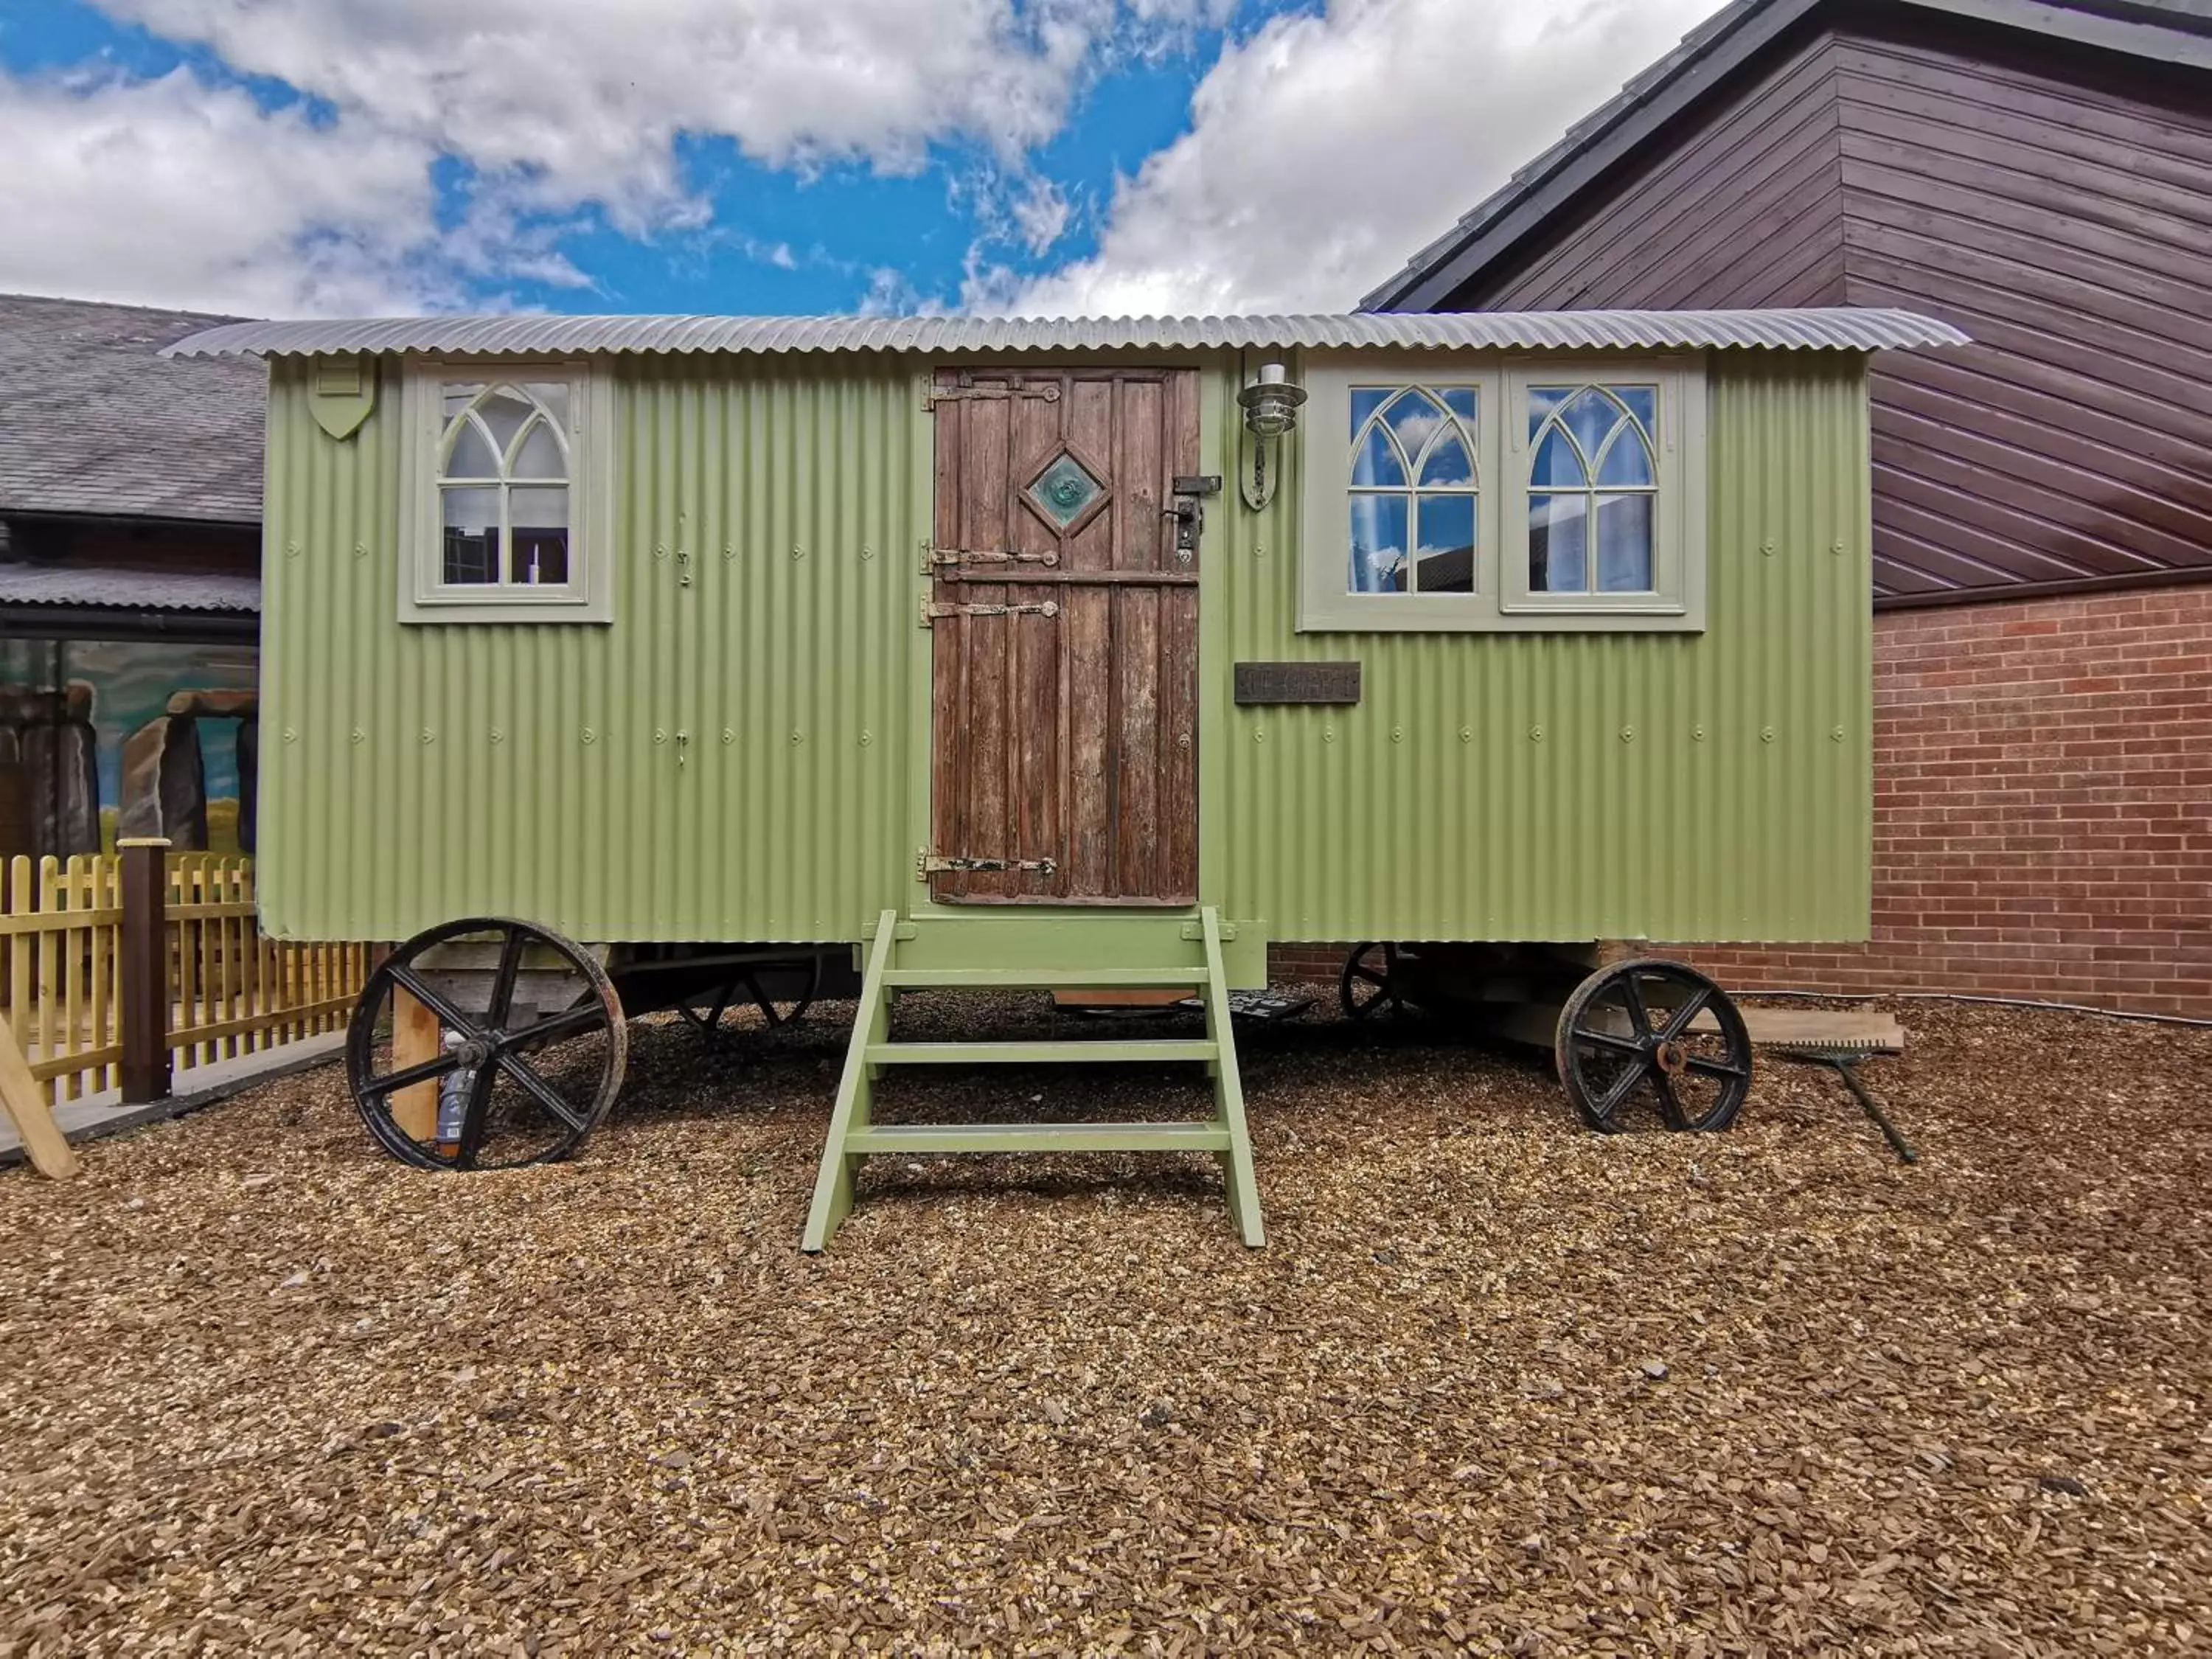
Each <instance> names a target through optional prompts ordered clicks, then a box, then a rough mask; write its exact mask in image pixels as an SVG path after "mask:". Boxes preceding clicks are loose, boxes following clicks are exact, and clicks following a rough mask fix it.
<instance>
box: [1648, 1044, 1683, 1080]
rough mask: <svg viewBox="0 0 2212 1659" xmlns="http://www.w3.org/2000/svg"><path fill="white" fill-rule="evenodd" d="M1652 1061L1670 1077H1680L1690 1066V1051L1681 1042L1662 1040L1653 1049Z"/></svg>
mask: <svg viewBox="0 0 2212 1659" xmlns="http://www.w3.org/2000/svg"><path fill="white" fill-rule="evenodd" d="M1651 1063H1652V1064H1653V1065H1655V1066H1657V1067H1658V1068H1659V1069H1660V1071H1662V1073H1665V1074H1666V1075H1667V1076H1668V1077H1680V1076H1681V1075H1682V1073H1684V1072H1686V1071H1687V1070H1689V1068H1690V1055H1689V1051H1688V1050H1687V1049H1686V1048H1683V1047H1682V1045H1681V1044H1680V1043H1679V1042H1662V1043H1660V1044H1659V1045H1657V1046H1656V1048H1653V1049H1652V1051H1651Z"/></svg>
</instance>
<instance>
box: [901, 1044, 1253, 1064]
mask: <svg viewBox="0 0 2212 1659" xmlns="http://www.w3.org/2000/svg"><path fill="white" fill-rule="evenodd" d="M1220 1052H1221V1045H1220V1044H1219V1043H1218V1042H1213V1041H1212V1039H1211V1038H1209V1039H1207V1040H1206V1041H1205V1042H1175V1041H1170V1040H1167V1039H1158V1038H1156V1039H1153V1040H1152V1041H1149V1042H871V1043H870V1044H868V1046H867V1049H866V1054H867V1060H868V1063H869V1064H870V1065H872V1066H1032V1065H1042V1066H1053V1065H1076V1066H1085V1065H1100V1064H1104V1065H1117V1064H1122V1063H1125V1062H1126V1063H1130V1064H1142V1063H1144V1062H1146V1061H1148V1060H1159V1061H1171V1060H1172V1061H1180V1060H1212V1059H1214V1058H1215V1057H1216V1056H1217V1055H1218V1054H1220Z"/></svg>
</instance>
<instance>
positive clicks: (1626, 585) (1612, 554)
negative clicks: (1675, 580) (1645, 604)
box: [1597, 495, 1652, 593]
mask: <svg viewBox="0 0 2212 1659" xmlns="http://www.w3.org/2000/svg"><path fill="white" fill-rule="evenodd" d="M1651 502H1652V498H1651V497H1650V496H1649V495H1601V496H1599V497H1598V498H1597V588H1598V592H1601V593H1649V592H1651V591H1652V582H1651Z"/></svg>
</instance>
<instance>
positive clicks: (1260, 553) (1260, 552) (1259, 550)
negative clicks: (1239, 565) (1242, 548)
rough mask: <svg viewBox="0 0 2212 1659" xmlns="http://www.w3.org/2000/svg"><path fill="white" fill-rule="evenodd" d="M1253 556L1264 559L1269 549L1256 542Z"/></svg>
mask: <svg viewBox="0 0 2212 1659" xmlns="http://www.w3.org/2000/svg"><path fill="white" fill-rule="evenodd" d="M1252 556H1253V557H1254V558H1255V559H1264V558H1266V557H1267V549H1266V548H1264V547H1261V546H1259V545H1257V544H1255V545H1254V547H1253V549H1252Z"/></svg>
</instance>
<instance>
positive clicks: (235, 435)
mask: <svg viewBox="0 0 2212 1659" xmlns="http://www.w3.org/2000/svg"><path fill="white" fill-rule="evenodd" d="M229 320H231V319H228V318H224V317H217V316H210V315H207V314H204V313H199V312H191V311H154V310H149V309H147V308H145V307H140V306H112V305H101V304H99V303H97V302H95V301H88V300H55V299H45V298H40V297H37V296H33V295H21V294H10V295H0V514H4V513H26V514H45V513H55V514H71V515H84V516H89V517H99V518H118V519H124V518H127V519H161V520H198V521H205V522H214V523H221V524H253V523H257V522H258V520H260V517H261V432H262V403H263V398H264V374H263V372H262V370H261V368H260V367H259V366H258V365H257V364H251V363H231V362H213V363H189V362H175V361H173V360H171V359H168V358H166V357H164V356H161V348H162V347H164V346H167V345H168V344H171V343H173V342H175V341H177V340H180V339H182V338H184V337H185V336H186V335H190V334H197V333H199V332H201V331H204V330H205V329H207V328H209V327H211V326H213V325H217V324H221V323H224V322H228V321H229Z"/></svg>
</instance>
